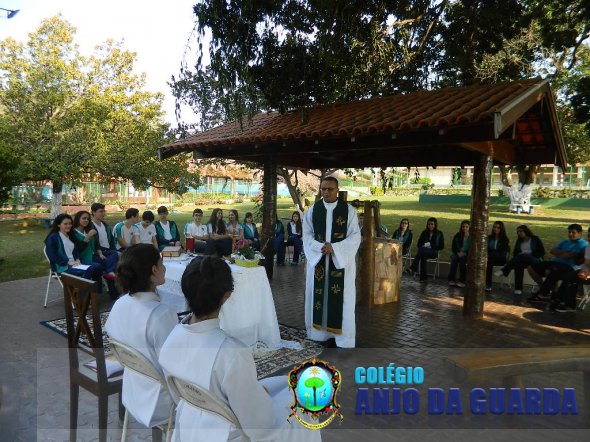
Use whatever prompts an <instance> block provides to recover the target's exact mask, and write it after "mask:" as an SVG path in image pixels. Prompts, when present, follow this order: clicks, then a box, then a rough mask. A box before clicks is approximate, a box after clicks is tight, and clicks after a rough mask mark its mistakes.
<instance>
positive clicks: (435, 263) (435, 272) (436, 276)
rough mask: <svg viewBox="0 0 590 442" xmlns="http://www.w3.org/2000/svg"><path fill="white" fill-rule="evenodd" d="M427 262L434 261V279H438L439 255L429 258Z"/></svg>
mask: <svg viewBox="0 0 590 442" xmlns="http://www.w3.org/2000/svg"><path fill="white" fill-rule="evenodd" d="M426 262H427V263H429V262H430V263H434V272H432V275H429V276H432V279H436V278H438V268H439V262H438V256H437V257H436V258H431V259H427V260H426Z"/></svg>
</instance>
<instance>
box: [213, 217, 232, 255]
mask: <svg viewBox="0 0 590 442" xmlns="http://www.w3.org/2000/svg"><path fill="white" fill-rule="evenodd" d="M207 228H208V230H209V232H210V233H209V235H210V236H211V239H212V240H213V247H214V249H215V251H216V252H217V254H218V255H219V256H229V255H231V251H232V245H233V241H232V237H231V235H230V234H229V233H228V232H227V226H226V224H225V222H224V221H223V210H221V209H219V208H217V209H213V212H211V217H210V218H209V224H208V225H207Z"/></svg>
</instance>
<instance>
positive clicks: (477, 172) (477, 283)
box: [463, 155, 493, 318]
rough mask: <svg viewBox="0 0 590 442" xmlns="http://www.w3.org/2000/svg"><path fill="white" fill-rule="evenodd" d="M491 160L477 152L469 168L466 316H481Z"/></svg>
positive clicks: (464, 300)
mask: <svg viewBox="0 0 590 442" xmlns="http://www.w3.org/2000/svg"><path fill="white" fill-rule="evenodd" d="M492 164H493V162H492V157H490V156H486V155H480V157H479V158H478V161H477V162H476V164H475V167H474V169H473V186H472V188H471V228H470V233H469V235H470V237H471V244H470V246H469V252H468V255H467V278H466V279H467V280H466V285H467V288H466V292H465V298H464V299H463V316H466V317H469V318H481V317H483V309H484V299H485V294H484V289H485V279H486V264H487V261H488V237H487V235H488V216H489V212H490V183H491V178H492Z"/></svg>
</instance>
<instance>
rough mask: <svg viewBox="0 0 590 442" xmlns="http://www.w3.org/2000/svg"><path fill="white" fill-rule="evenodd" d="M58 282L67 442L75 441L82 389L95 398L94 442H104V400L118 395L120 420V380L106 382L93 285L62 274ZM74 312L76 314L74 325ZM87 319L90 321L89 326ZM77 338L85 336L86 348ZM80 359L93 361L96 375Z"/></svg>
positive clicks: (106, 376)
mask: <svg viewBox="0 0 590 442" xmlns="http://www.w3.org/2000/svg"><path fill="white" fill-rule="evenodd" d="M61 278H62V283H63V287H64V306H65V312H66V327H67V332H68V348H69V350H68V353H69V362H70V440H77V439H76V432H77V427H78V398H79V394H80V387H82V388H84V389H85V390H87V391H88V392H89V393H92V394H93V395H95V396H97V397H98V434H99V437H98V440H99V441H100V442H106V439H107V417H108V405H109V402H108V399H109V396H110V395H112V394H119V419H120V420H121V421H122V420H123V415H124V412H123V405H122V402H121V387H122V376H121V375H119V376H116V377H112V378H109V377H108V375H107V369H106V363H105V354H104V347H103V340H102V326H101V318H100V309H99V303H98V293H97V292H96V284H95V283H94V281H91V280H89V279H85V278H80V277H78V276H74V275H70V274H68V273H62V275H61ZM74 309H75V310H76V312H78V318H77V319H78V320H77V323H76V324H74ZM87 315H90V317H91V318H92V326H90V324H89V322H88V317H87ZM81 335H86V338H87V341H88V346H86V345H81V344H80V342H79V341H80V336H81ZM84 355H85V356H86V358H85V359H88V355H89V356H90V357H92V358H94V362H95V364H96V371H94V370H92V369H90V368H88V367H86V366H85V365H84V362H87V361H81V359H82V357H83V356H84ZM81 356H82V357H81Z"/></svg>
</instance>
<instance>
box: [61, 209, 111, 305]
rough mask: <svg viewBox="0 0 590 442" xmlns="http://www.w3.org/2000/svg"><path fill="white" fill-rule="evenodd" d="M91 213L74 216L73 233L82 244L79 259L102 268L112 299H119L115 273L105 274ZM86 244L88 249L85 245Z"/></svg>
mask: <svg viewBox="0 0 590 442" xmlns="http://www.w3.org/2000/svg"><path fill="white" fill-rule="evenodd" d="M90 220H91V216H90V213H89V212H87V211H86V210H80V211H79V212H78V213H76V215H74V224H73V229H72V230H73V232H74V235H75V236H76V239H77V240H78V241H79V242H80V244H81V245H82V247H80V251H79V258H80V262H81V263H82V264H85V265H91V264H96V265H98V266H99V267H100V268H101V271H102V272H103V277H104V278H105V279H106V282H107V286H108V288H109V295H110V297H111V299H117V298H118V297H119V292H118V291H117V288H116V287H115V283H114V279H115V278H116V276H115V273H114V272H113V273H104V272H105V266H106V261H104V260H102V259H100V257H99V256H98V251H99V249H100V246H99V244H98V240H97V239H98V236H97V235H98V232H97V231H96V229H94V226H93V224H92V222H91V221H90ZM84 244H86V247H84V246H83V245H84Z"/></svg>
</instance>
